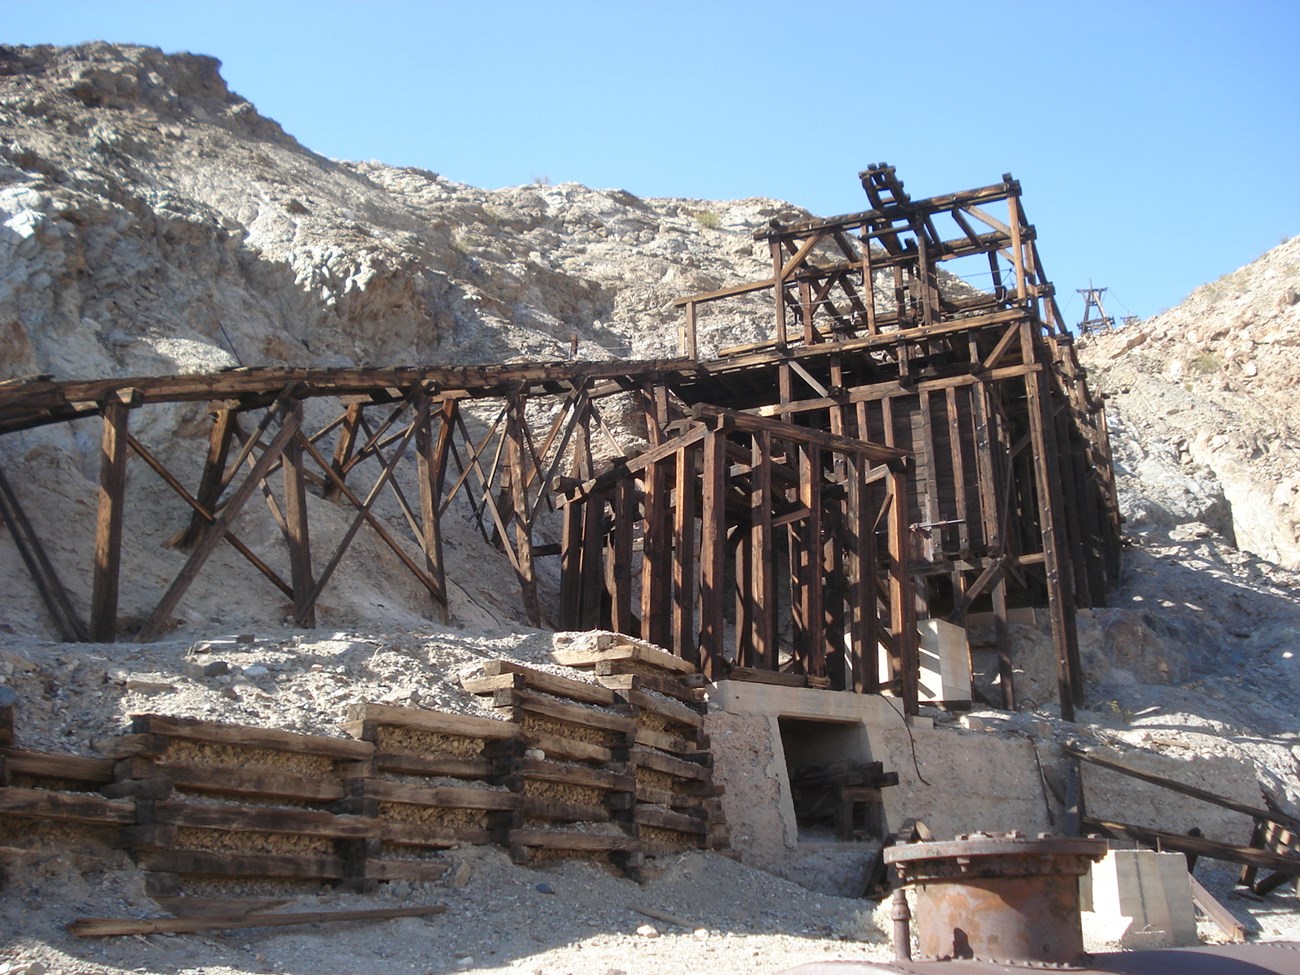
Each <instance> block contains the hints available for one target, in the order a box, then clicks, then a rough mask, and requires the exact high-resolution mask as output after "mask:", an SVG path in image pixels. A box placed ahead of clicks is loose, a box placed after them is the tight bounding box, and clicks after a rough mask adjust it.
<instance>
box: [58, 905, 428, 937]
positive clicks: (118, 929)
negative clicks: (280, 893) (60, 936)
mask: <svg viewBox="0 0 1300 975" xmlns="http://www.w3.org/2000/svg"><path fill="white" fill-rule="evenodd" d="M446 910H447V908H446V907H445V906H443V905H442V904H429V905H427V906H425V907H381V908H370V909H365V910H352V911H303V912H295V913H289V914H227V915H214V916H209V917H158V918H111V917H86V918H78V919H77V920H76V921H73V922H72V923H71V924H69V925H68V932H69V933H70V934H74V935H76V936H77V937H79V938H105V937H121V936H130V937H142V936H144V935H149V934H190V933H193V932H195V931H223V930H226V929H230V928H282V927H288V926H289V925H293V924H328V923H330V922H342V921H382V920H388V919H390V918H398V917H428V916H429V915H431V914H441V913H443V912H444V911H446Z"/></svg>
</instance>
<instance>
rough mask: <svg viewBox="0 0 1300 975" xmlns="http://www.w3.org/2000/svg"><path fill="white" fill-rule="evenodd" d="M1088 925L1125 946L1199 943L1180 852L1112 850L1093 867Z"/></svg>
mask: <svg viewBox="0 0 1300 975" xmlns="http://www.w3.org/2000/svg"><path fill="white" fill-rule="evenodd" d="M1090 886H1091V895H1092V897H1091V899H1092V913H1093V918H1092V919H1091V920H1092V923H1091V924H1090V925H1089V927H1090V930H1091V931H1092V933H1094V934H1095V935H1096V936H1097V937H1100V938H1102V939H1104V940H1105V941H1108V942H1113V943H1115V944H1118V945H1120V946H1121V947H1123V948H1178V947H1183V946H1186V945H1194V944H1196V943H1197V938H1196V909H1195V907H1194V906H1193V905H1192V887H1191V884H1190V883H1189V882H1188V880H1187V860H1186V858H1185V857H1184V856H1183V855H1182V854H1181V853H1156V852H1155V851H1154V850H1111V851H1110V853H1108V854H1107V855H1106V858H1105V859H1104V860H1102V861H1101V862H1100V863H1094V864H1093V865H1092V874H1091V877H1090Z"/></svg>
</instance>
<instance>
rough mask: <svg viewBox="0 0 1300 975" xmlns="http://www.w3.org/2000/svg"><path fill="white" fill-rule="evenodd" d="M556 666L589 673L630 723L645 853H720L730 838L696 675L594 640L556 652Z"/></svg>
mask: <svg viewBox="0 0 1300 975" xmlns="http://www.w3.org/2000/svg"><path fill="white" fill-rule="evenodd" d="M553 656H554V658H555V660H556V661H557V662H558V663H561V664H565V665H567V666H570V667H578V668H584V669H589V670H591V671H592V672H593V673H594V675H595V678H596V680H597V681H598V682H599V683H600V684H601V685H602V686H604V687H606V688H608V689H610V690H612V691H614V692H615V693H616V694H617V695H618V698H619V701H620V703H621V707H622V708H623V709H624V710H625V711H626V712H627V713H629V714H630V715H632V717H633V718H634V719H635V727H634V730H633V732H632V737H631V740H632V747H631V749H630V750H629V752H628V763H627V764H628V768H629V770H630V771H631V773H632V776H633V778H634V780H635V783H636V805H635V807H634V808H633V811H632V822H633V824H634V825H635V833H636V836H637V838H638V840H640V843H641V850H642V852H643V853H644V854H645V855H647V856H662V855H665V854H670V853H676V852H680V851H682V850H687V849H700V848H710V847H711V848H713V849H726V848H727V847H728V846H729V845H730V839H729V836H728V834H727V831H726V825H725V820H724V818H723V815H722V808H721V803H720V801H719V798H718V797H719V796H720V795H721V789H720V787H717V786H714V785H713V781H712V778H713V777H712V772H711V766H712V762H713V758H712V755H711V753H710V752H709V740H708V736H707V735H706V734H705V733H704V717H703V713H702V706H703V696H704V690H703V683H704V679H703V677H702V676H701V675H700V674H698V673H696V668H695V666H694V664H692V663H690V662H689V661H686V660H683V659H682V658H680V657H677V656H674V655H673V654H671V653H668V652H666V651H664V650H661V649H659V648H658V647H655V646H652V645H650V644H648V643H644V642H641V641H636V640H631V639H629V638H626V637H621V636H607V635H602V636H601V637H599V638H598V640H597V643H596V646H595V647H593V648H582V649H576V648H575V649H559V650H556V651H555V652H554V654H553Z"/></svg>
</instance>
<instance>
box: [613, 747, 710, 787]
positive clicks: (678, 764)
mask: <svg viewBox="0 0 1300 975" xmlns="http://www.w3.org/2000/svg"><path fill="white" fill-rule="evenodd" d="M628 763H629V764H631V765H633V766H636V767H637V768H648V769H653V770H654V771H656V772H663V773H664V774H665V775H671V776H672V777H673V778H675V779H687V780H690V781H692V782H708V781H709V780H710V778H711V777H712V773H710V771H709V767H708V766H707V765H702V764H700V763H699V762H691V761H687V760H686V759H683V758H679V757H677V756H676V755H669V754H666V753H664V752H660V751H655V750H654V749H652V748H643V747H637V748H633V749H632V750H631V751H630V752H629V753H628Z"/></svg>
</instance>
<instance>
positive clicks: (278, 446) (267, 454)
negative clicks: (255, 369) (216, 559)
mask: <svg viewBox="0 0 1300 975" xmlns="http://www.w3.org/2000/svg"><path fill="white" fill-rule="evenodd" d="M298 429H299V427H298V417H297V416H296V415H295V414H294V413H292V412H289V413H286V414H284V415H283V419H282V423H281V426H280V430H279V432H278V433H277V434H276V435H275V438H274V439H273V440H272V441H271V443H270V444H269V445H268V446H267V448H266V450H264V451H263V452H262V456H261V457H259V458H258V459H257V463H256V464H254V465H253V470H252V471H251V472H250V473H249V474H248V476H247V477H245V478H244V481H243V483H242V484H240V485H239V487H238V488H237V489H236V490H235V492H234V494H232V495H231V496H230V500H229V501H227V502H226V505H225V507H224V508H222V510H221V514H220V515H218V516H217V519H216V521H214V522H213V523H212V524H211V525H209V526H208V530H207V531H205V532H204V533H203V537H202V538H201V539H200V540H199V543H198V544H197V545H196V546H195V547H194V551H193V552H191V553H190V557H189V559H188V560H186V562H185V565H183V566H182V567H181V571H180V572H179V573H178V574H177V576H176V578H175V579H173V580H172V584H171V585H170V586H169V587H168V588H167V591H166V592H165V593H163V596H162V599H160V600H159V601H158V605H157V606H156V607H155V608H154V611H153V612H152V613H150V614H149V618H148V619H147V620H146V621H145V624H144V626H143V627H141V629H140V632H139V633H138V634H137V635H136V640H137V641H138V642H140V643H147V642H149V641H150V640H152V639H153V638H154V637H155V636H157V634H158V632H159V630H161V629H162V627H163V625H164V624H165V623H166V622H167V620H168V618H169V617H170V616H171V613H172V610H173V609H175V608H176V604H177V603H178V602H180V600H181V597H182V596H184V595H185V591H186V590H187V589H189V587H190V584H191V583H193V582H194V579H195V577H196V576H198V574H199V570H201V569H202V568H203V565H204V563H205V562H207V560H208V558H209V557H210V556H211V555H212V553H213V552H214V551H215V550H216V547H217V545H218V543H220V541H221V540H222V539H223V538H224V537H225V535H226V531H227V529H228V527H229V525H230V523H231V522H232V521H234V519H235V518H236V517H237V516H238V515H239V512H240V510H241V509H242V508H243V507H244V503H245V502H246V501H248V499H249V497H250V496H251V495H252V493H253V491H254V490H255V489H256V488H257V486H258V484H259V483H261V481H262V479H263V478H265V477H266V473H267V471H268V470H269V469H270V467H271V465H272V464H273V463H275V462H276V461H277V460H279V458H280V454H281V453H282V452H283V451H284V448H285V445H286V444H288V443H289V441H290V440H292V439H293V438H294V437H295V436H296V435H297V433H298Z"/></svg>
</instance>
